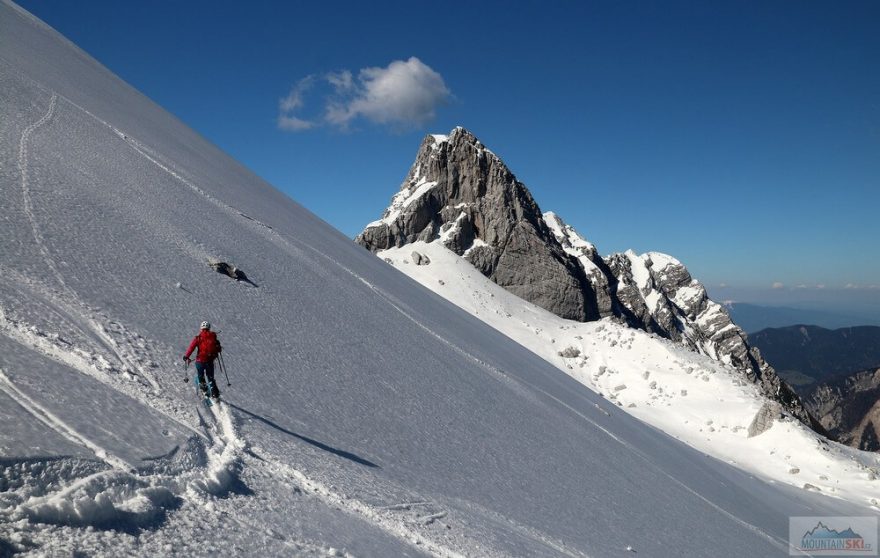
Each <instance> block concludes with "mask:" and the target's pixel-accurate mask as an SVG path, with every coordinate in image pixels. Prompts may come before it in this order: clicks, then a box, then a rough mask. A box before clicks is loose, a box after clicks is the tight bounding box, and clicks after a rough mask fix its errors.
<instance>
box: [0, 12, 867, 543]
mask: <svg viewBox="0 0 880 558" xmlns="http://www.w3.org/2000/svg"><path fill="white" fill-rule="evenodd" d="M0 199H2V208H3V211H2V212H0V275H2V281H0V416H2V420H3V423H2V424H3V428H2V430H0V555H5V554H10V553H13V552H23V553H25V554H26V555H27V554H31V555H69V554H73V553H85V554H94V555H142V556H154V555H167V554H172V553H174V554H180V555H194V556H198V555H215V554H226V555H260V556H265V555H284V556H289V555H315V556H334V555H345V556H349V555H351V556H462V555H467V556H510V555H521V556H560V555H561V556H615V555H616V556H624V555H625V556H629V555H631V554H632V552H633V551H635V552H638V554H639V555H642V556H666V555H670V554H675V555H681V554H687V555H712V556H739V555H743V554H751V555H755V556H770V555H785V554H786V552H787V550H786V548H787V547H786V542H785V541H786V539H787V528H788V516H790V515H813V514H816V513H822V514H829V515H848V514H859V513H866V512H867V508H866V507H864V506H861V505H858V504H853V503H847V502H843V501H835V500H832V499H829V498H826V497H824V496H823V495H821V494H816V493H812V492H805V491H803V490H800V489H791V488H789V487H786V486H780V485H778V484H777V485H773V484H768V483H766V482H764V481H763V480H761V479H757V478H754V477H751V476H750V475H748V474H745V473H743V472H741V471H739V470H737V469H736V468H734V467H731V466H729V465H728V464H725V463H723V462H720V461H718V460H715V459H712V458H709V457H706V456H705V455H703V454H702V453H700V452H699V451H696V450H694V449H692V448H690V447H688V446H686V445H685V444H683V443H681V442H679V441H676V440H674V439H673V438H670V437H669V436H666V435H664V434H662V433H661V432H658V431H657V430H655V429H653V428H651V427H648V426H646V425H645V424H644V423H642V422H640V421H638V420H636V419H634V418H632V417H630V416H629V415H627V414H626V413H624V412H621V411H620V410H618V409H617V408H616V407H615V406H614V405H613V404H612V403H610V402H609V401H607V400H605V399H603V398H601V397H599V396H597V395H595V394H594V393H593V392H591V391H590V390H588V389H585V388H584V386H583V385H581V384H580V383H578V382H577V381H575V380H574V379H572V378H570V377H569V376H568V375H566V374H564V373H562V372H561V371H559V370H558V369H556V368H555V367H553V366H551V365H550V364H548V363H547V362H545V361H544V360H542V359H541V358H539V357H538V356H536V355H534V354H533V353H531V352H529V351H528V350H526V349H525V348H524V347H522V346H521V345H519V344H517V343H514V342H512V341H511V340H510V339H508V338H507V337H505V336H503V335H501V334H500V333H498V332H496V331H495V330H494V329H492V328H488V327H486V326H485V324H483V323H482V322H481V321H479V320H477V319H474V318H473V317H471V316H470V315H469V314H467V313H466V312H464V311H463V310H460V309H458V308H457V307H455V306H454V305H453V304H451V303H448V302H446V301H445V300H443V299H442V298H441V297H439V296H437V295H435V294H433V293H431V292H430V291H428V290H426V289H424V288H423V287H421V286H420V285H418V284H417V283H416V282H414V281H412V280H410V279H409V278H407V277H406V276H404V275H403V274H401V273H399V272H398V271H396V270H394V269H393V268H391V267H390V266H388V265H386V264H384V263H383V262H382V261H381V260H379V259H377V258H375V257H374V256H373V255H371V254H370V253H368V252H367V251H365V250H363V249H362V248H360V247H358V246H356V245H355V244H354V243H352V242H351V241H350V240H349V239H347V238H345V237H344V236H343V235H342V234H340V233H339V232H337V231H335V230H333V229H332V228H331V227H329V226H328V225H327V224H326V223H324V222H322V221H321V220H320V219H319V218H317V217H315V216H314V215H312V214H310V213H309V212H308V211H306V210H305V209H303V208H302V207H301V206H299V205H298V204H296V203H295V202H293V201H292V200H290V199H288V198H287V197H285V196H284V195H282V194H281V193H279V192H277V191H276V190H274V189H273V188H272V187H271V186H270V185H268V184H266V183H265V182H263V181H261V180H260V179H258V178H257V177H256V176H254V175H253V174H252V173H250V172H249V171H247V169H245V168H243V167H242V166H240V165H239V164H238V163H236V162H235V161H233V160H231V159H230V158H229V157H227V156H226V155H224V154H223V153H222V152H220V151H219V150H218V149H217V148H216V147H214V146H212V145H211V144H209V143H208V142H206V141H205V140H204V139H203V138H201V137H200V136H198V135H197V134H196V133H195V132H193V131H192V130H190V129H188V128H186V127H185V126H184V125H183V124H182V123H180V122H179V121H177V120H176V119H175V118H173V117H172V116H170V115H168V114H167V113H165V112H164V111H162V110H161V108H159V107H158V106H156V105H155V104H153V103H152V102H151V101H149V100H148V99H146V98H145V97H143V96H142V95H140V94H139V93H138V92H137V91H135V90H133V89H132V88H131V87H129V86H128V85H126V84H125V83H123V82H121V81H120V80H119V79H118V78H116V77H115V76H113V75H112V74H111V73H110V72H109V71H107V70H106V69H105V68H103V67H102V66H100V64H98V63H97V62H95V61H94V60H93V59H91V58H90V57H89V56H88V55H86V54H85V53H83V52H82V51H80V50H78V49H77V48H76V47H75V46H74V45H72V44H70V43H69V42H68V41H66V40H65V39H63V38H62V37H60V36H59V35H58V34H57V33H55V32H54V31H52V30H51V29H49V28H48V27H46V26H45V25H44V24H42V23H41V22H39V21H37V20H36V19H34V18H33V17H32V16H30V15H29V14H27V13H25V12H23V11H22V10H20V9H19V8H17V7H16V6H14V5H13V4H11V3H9V2H8V1H7V0H2V1H0ZM211 261H225V262H229V263H231V264H233V265H235V266H237V267H238V268H240V269H241V270H243V271H244V272H245V273H246V274H247V275H248V277H249V278H250V280H251V283H246V282H236V281H234V280H232V279H230V278H229V277H227V276H225V275H221V274H219V273H216V272H215V271H213V270H212V268H211V267H210V266H209V265H208V264H209V262H211ZM203 319H207V320H209V321H211V322H213V323H214V324H215V327H216V328H218V329H220V330H221V333H220V338H221V340H222V341H223V344H224V347H225V351H224V353H225V361H226V364H227V365H228V371H229V376H230V380H231V382H232V386H231V387H225V388H224V385H223V383H221V388H223V391H224V396H225V398H226V401H227V402H226V403H225V404H222V405H220V406H218V407H213V408H211V409H206V408H204V407H203V406H202V405H201V403H200V402H199V401H198V400H197V398H196V397H195V395H194V393H193V391H194V390H193V388H192V384H191V383H184V382H183V381H182V379H183V377H184V371H183V369H182V367H181V361H180V355H181V354H182V352H183V350H184V348H185V346H186V344H187V343H188V341H189V339H190V338H191V336H192V335H194V334H195V333H196V331H195V330H196V327H197V324H198V323H199V322H200V321H201V320H203ZM220 377H221V378H222V376H220ZM695 533H698V535H695ZM627 547H630V549H631V550H627Z"/></svg>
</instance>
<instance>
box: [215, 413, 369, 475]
mask: <svg viewBox="0 0 880 558" xmlns="http://www.w3.org/2000/svg"><path fill="white" fill-rule="evenodd" d="M226 404H227V405H229V406H230V407H234V408H235V409H237V410H239V411H241V412H242V413H244V414H246V415H247V416H249V417H251V418H253V419H255V420H258V421H260V422H262V423H263V424H265V425H266V426H271V427H272V428H274V429H275V430H278V431H279V432H284V433H285V434H287V435H288V436H293V437H294V438H297V439H298V440H302V441H303V442H306V443H307V444H311V445H313V446H315V447H316V448H318V449H321V450H324V451H326V452H330V453H332V454H334V455H338V456H339V457H343V458H345V459H348V460H350V461H354V462H355V463H358V464H359V465H365V466H367V467H377V468H379V466H378V465H376V464H375V463H373V462H372V461H368V460H366V459H364V458H363V457H361V456H359V455H355V454H353V453H351V452H348V451H344V450H341V449H337V448H334V447H331V446H328V445H327V444H324V443H321V442H319V441H318V440H313V439H311V438H309V437H307V436H303V435H302V434H297V433H296V432H292V431H290V430H288V429H286V428H284V427H282V426H279V425H277V424H275V423H274V422H272V421H271V420H269V419H267V418H263V417H261V416H260V415H258V414H255V413H252V412H250V411H248V410H247V409H243V408H241V407H239V406H238V405H235V404H233V403H229V402H228V401H227V402H226Z"/></svg>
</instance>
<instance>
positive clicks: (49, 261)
mask: <svg viewBox="0 0 880 558" xmlns="http://www.w3.org/2000/svg"><path fill="white" fill-rule="evenodd" d="M58 97H59V96H58V94H57V93H55V92H52V97H51V99H50V101H49V108H48V109H47V110H46V113H45V114H44V115H43V116H42V117H40V119H39V120H37V121H36V122H33V123H31V124H30V125H29V126H27V127H26V128H25V129H24V130H23V131H22V133H21V138H20V139H19V142H18V170H19V174H20V175H21V191H22V199H23V202H24V211H25V215H26V216H27V219H28V222H29V223H30V226H31V232H32V235H33V238H34V242H36V244H37V248H38V249H39V251H40V253H41V254H42V256H43V260H44V262H45V263H46V265H47V266H48V268H49V269H50V270H51V272H52V275H54V277H55V279H56V280H57V281H58V284H59V285H60V286H61V288H62V290H63V291H64V292H65V293H66V294H67V295H68V296H69V297H70V299H71V300H72V301H74V302H75V303H77V304H79V305H80V306H81V307H82V308H83V310H85V315H86V316H88V318H86V323H85V324H82V325H84V326H85V327H87V328H89V329H90V330H91V331H92V332H93V334H94V335H95V336H97V338H98V339H99V340H100V342H101V344H102V345H104V347H105V348H106V349H107V350H108V351H109V352H111V353H113V354H114V355H115V356H116V358H117V359H118V360H119V362H121V363H122V364H123V366H124V367H126V368H128V370H129V371H130V372H131V373H133V374H137V373H138V371H139V368H138V367H137V366H136V365H135V364H134V363H133V362H132V361H131V359H129V358H128V356H127V355H125V354H124V352H123V350H122V349H121V347H120V346H119V343H118V342H117V341H116V340H115V339H113V337H112V336H111V335H110V334H109V333H108V332H107V329H106V327H105V326H104V325H102V323H101V322H100V320H98V319H97V318H96V317H95V315H94V313H93V312H91V311H90V310H89V309H88V307H87V305H86V304H85V303H83V301H82V300H81V299H80V297H79V296H78V295H77V293H76V292H75V291H74V290H73V288H71V287H70V286H69V285H68V284H67V282H66V281H65V280H64V276H63V275H62V273H61V272H60V271H59V270H58V266H57V265H56V263H55V260H54V258H53V257H52V255H51V253H50V252H49V248H48V246H47V245H46V241H45V239H44V237H43V234H42V232H41V231H40V225H39V222H38V220H37V217H36V214H35V213H34V204H33V199H32V197H31V191H30V180H29V178H30V177H29V175H30V166H29V148H28V144H29V140H30V137H31V135H32V134H33V133H34V132H35V131H36V130H37V129H39V128H40V127H42V126H44V125H45V124H47V123H48V122H49V121H50V120H51V119H52V116H53V115H54V114H55V110H56V106H57V105H58ZM80 323H82V322H80ZM143 377H144V378H145V379H146V380H147V381H148V382H149V383H150V385H151V386H152V387H153V389H156V390H158V389H159V384H158V382H157V381H156V379H155V378H153V377H152V375H143Z"/></svg>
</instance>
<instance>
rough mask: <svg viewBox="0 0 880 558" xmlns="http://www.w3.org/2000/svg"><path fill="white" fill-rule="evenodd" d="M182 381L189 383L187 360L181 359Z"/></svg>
mask: <svg viewBox="0 0 880 558" xmlns="http://www.w3.org/2000/svg"><path fill="white" fill-rule="evenodd" d="M183 370H184V372H183V383H185V384H188V383H189V360H187V359H183Z"/></svg>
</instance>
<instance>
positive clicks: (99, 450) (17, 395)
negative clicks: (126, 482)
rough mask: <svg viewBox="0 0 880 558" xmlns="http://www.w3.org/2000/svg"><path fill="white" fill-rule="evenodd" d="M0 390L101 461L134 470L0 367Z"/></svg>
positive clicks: (122, 468) (117, 467)
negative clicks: (20, 387)
mask: <svg viewBox="0 0 880 558" xmlns="http://www.w3.org/2000/svg"><path fill="white" fill-rule="evenodd" d="M0 390H3V391H4V392H6V394H7V395H8V396H9V397H11V398H12V399H13V400H14V401H15V402H16V403H18V404H19V405H20V406H21V407H23V408H24V409H25V410H26V411H27V412H28V413H30V414H31V415H33V417H34V418H36V419H37V420H39V421H40V422H42V423H43V424H45V425H46V426H48V427H49V428H51V429H52V430H54V431H55V432H57V433H59V434H61V435H62V436H64V437H65V438H67V439H68V440H70V441H71V442H73V443H75V444H79V445H81V446H85V447H87V448H88V449H90V450H91V451H92V452H94V454H95V455H97V456H98V458H99V459H100V460H101V461H103V462H105V463H107V464H108V465H110V466H111V467H114V468H116V469H119V470H122V471H133V470H134V467H133V466H132V465H131V463H128V462H127V461H125V460H124V459H122V458H121V457H119V456H116V455H114V454H113V453H112V452H110V451H109V450H107V449H106V448H103V447H101V446H100V445H98V444H96V443H95V442H93V441H91V440H89V439H88V438H86V437H85V436H83V435H82V434H80V433H79V432H77V431H76V429H74V428H73V427H71V426H70V425H69V424H67V423H65V422H64V421H63V420H61V419H60V418H58V417H57V416H56V415H55V414H53V413H52V412H51V411H49V410H48V409H47V408H46V407H44V406H42V405H40V404H39V403H37V402H36V401H34V400H33V399H31V397H29V396H28V395H26V394H24V393H23V392H22V391H21V390H20V389H18V387H16V386H15V384H14V383H12V380H10V379H9V376H7V375H6V373H5V372H4V371H3V369H0Z"/></svg>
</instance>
